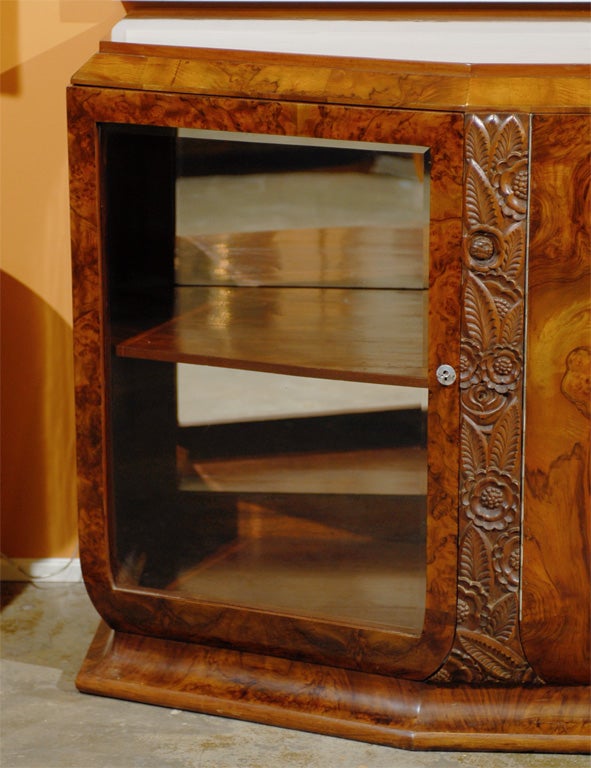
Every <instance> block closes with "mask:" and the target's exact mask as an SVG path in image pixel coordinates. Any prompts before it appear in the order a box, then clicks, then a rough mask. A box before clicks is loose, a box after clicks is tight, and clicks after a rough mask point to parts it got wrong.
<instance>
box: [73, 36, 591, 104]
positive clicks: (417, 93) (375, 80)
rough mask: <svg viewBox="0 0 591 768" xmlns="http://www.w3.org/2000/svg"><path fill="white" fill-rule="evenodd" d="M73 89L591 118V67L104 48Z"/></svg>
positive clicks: (127, 46) (122, 45) (120, 45)
mask: <svg viewBox="0 0 591 768" xmlns="http://www.w3.org/2000/svg"><path fill="white" fill-rule="evenodd" d="M72 83H74V84H76V85H94V86H104V87H112V88H129V89H134V90H148V91H151V90H153V91H169V92H176V93H194V94H197V93H199V94H218V95H231V94H232V95H237V96H250V97H256V98H283V99H290V100H301V101H310V100H312V101H319V102H323V103H327V104H330V103H333V104H337V103H338V104H366V105H372V106H376V107H379V106H381V107H405V108H408V109H444V110H445V109H447V110H454V109H455V110H470V111H476V110H487V109H489V110H490V109H497V110H499V109H505V110H517V109H522V110H528V109H532V110H534V109H535V110H536V111H538V112H544V111H554V110H556V109H560V110H561V111H563V112H564V111H589V110H590V109H591V107H590V105H589V91H590V71H589V67H588V66H587V65H550V64H510V65H509V64H498V65H496V64H483V65H478V64H450V63H444V64H441V63H433V62H429V63H425V62H409V61H384V60H379V59H375V60H374V59H355V63H354V65H353V66H352V65H351V60H350V59H347V58H345V57H331V56H311V55H306V54H278V53H260V52H257V53H256V54H253V53H250V52H243V51H226V50H213V49H212V50H208V49H198V48H175V47H173V46H152V45H141V44H130V43H112V42H103V43H102V45H101V50H100V52H99V53H97V54H95V55H94V56H93V57H92V58H91V59H90V60H89V61H88V62H87V63H86V64H84V65H83V66H82V67H81V68H80V69H79V70H78V72H76V73H75V74H74V76H73V77H72Z"/></svg>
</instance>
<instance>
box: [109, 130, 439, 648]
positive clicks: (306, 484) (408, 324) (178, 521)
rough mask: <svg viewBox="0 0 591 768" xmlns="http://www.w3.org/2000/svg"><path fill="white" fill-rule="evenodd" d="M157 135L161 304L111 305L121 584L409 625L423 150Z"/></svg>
mask: <svg viewBox="0 0 591 768" xmlns="http://www.w3.org/2000/svg"><path fill="white" fill-rule="evenodd" d="M146 130H148V129H146ZM229 139H230V140H229ZM164 140H166V141H167V142H169V145H170V144H171V137H170V136H167V137H166V139H163V141H164ZM114 145H115V146H116V141H115V142H114ZM172 146H173V147H174V149H173V154H174V158H175V160H174V165H175V166H176V179H175V180H173V181H174V185H173V187H172V194H173V195H174V210H175V213H174V225H173V229H174V232H173V237H172V238H171V242H172V243H173V248H174V290H173V292H172V293H171V294H170V296H171V303H170V310H169V313H168V316H166V313H165V314H164V316H161V315H158V316H157V317H155V322H154V324H153V325H149V324H145V323H139V322H136V323H135V327H134V330H133V331H131V332H124V331H123V330H121V328H120V325H122V324H121V323H120V322H119V321H118V320H117V318H118V317H119V315H125V311H124V310H123V305H124V304H125V307H129V306H131V304H130V303H129V291H130V289H129V283H130V282H131V283H132V282H133V280H131V281H130V280H129V277H128V275H126V278H125V280H126V286H127V287H126V292H125V297H126V298H125V301H124V300H123V299H121V300H120V303H121V308H120V309H121V311H118V307H117V301H114V306H113V307H112V309H111V312H112V335H113V339H114V350H115V353H114V356H113V360H112V369H113V392H114V397H113V405H112V409H113V417H114V422H115V427H114V432H113V443H114V456H115V458H114V462H113V469H112V475H113V493H114V497H115V509H116V512H115V516H116V526H115V528H116V537H115V538H116V541H115V548H116V558H117V563H118V576H117V578H118V581H119V583H120V584H122V585H128V586H133V585H141V586H142V587H144V588H151V589H159V590H168V591H175V592H179V593H183V594H186V595H190V596H192V597H194V598H196V599H199V600H205V601H208V602H212V601H213V602H221V603H224V604H230V605H236V606H242V607H245V608H257V609H265V610H271V611H279V612H286V613H290V614H294V615H297V616H303V617H306V616H308V617H323V618H327V619H330V620H334V621H340V622H344V623H347V624H354V625H362V626H365V625H368V626H385V627H390V628H393V629H400V630H404V631H406V632H410V633H413V632H414V633H418V632H420V629H421V626H422V621H423V614H424V605H425V588H426V578H425V520H426V498H427V459H426V423H427V422H426V409H427V390H426V338H427V327H426V326H427V285H428V278H427V273H428V256H427V254H428V222H429V211H428V208H429V204H428V189H429V186H428V175H427V171H426V157H427V153H426V151H425V150H424V149H423V148H418V147H412V148H408V147H394V146H390V145H387V146H386V145H376V144H363V143H360V142H334V141H331V142H328V141H322V140H310V139H294V138H290V137H261V136H249V135H247V136H244V135H242V136H237V135H235V134H232V135H228V134H222V133H214V132H205V131H179V133H178V135H177V136H176V138H174V139H173V141H172ZM107 167H108V164H107ZM111 183H112V184H113V185H114V184H115V181H112V182H111ZM108 184H109V180H108V179H107V185H108ZM138 194H141V185H140V184H138ZM132 214H133V211H131V212H130V215H132ZM107 218H108V217H107ZM110 237H111V238H112V239H115V240H116V239H117V237H119V235H118V234H117V232H116V231H113V232H111V233H110ZM146 239H148V238H147V236H146ZM113 279H114V280H115V281H117V279H118V278H117V275H115V277H114V278H113ZM137 280H138V282H139V283H141V282H142V281H144V282H145V275H143V276H141V277H140V276H139V270H138V278H137ZM120 282H121V283H122V282H123V281H120ZM172 282H173V281H172V280H171V285H172ZM150 290H153V288H152V287H150ZM163 290H164V289H163ZM113 293H114V295H115V296H117V295H118V292H117V290H115V291H114V292H113ZM131 293H133V289H131ZM121 295H123V293H121ZM167 295H168V294H167ZM135 300H136V301H137V303H138V304H140V303H141V297H140V299H138V298H137V297H136V299H135ZM132 303H133V302H132ZM162 303H163V304H165V302H164V301H163V302H162ZM131 325H133V323H132V324H131Z"/></svg>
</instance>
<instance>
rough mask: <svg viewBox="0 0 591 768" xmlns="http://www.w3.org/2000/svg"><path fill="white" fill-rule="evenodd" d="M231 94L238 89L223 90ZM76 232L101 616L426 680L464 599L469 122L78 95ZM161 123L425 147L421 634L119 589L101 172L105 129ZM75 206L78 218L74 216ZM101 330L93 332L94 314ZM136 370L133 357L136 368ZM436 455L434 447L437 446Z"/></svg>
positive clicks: (85, 459) (86, 481) (89, 570)
mask: <svg viewBox="0 0 591 768" xmlns="http://www.w3.org/2000/svg"><path fill="white" fill-rule="evenodd" d="M228 90H230V89H229V88H228ZM69 114H70V136H71V151H72V155H71V158H72V185H73V190H74V201H75V204H74V213H73V216H74V224H75V227H81V226H83V227H84V230H85V231H88V232H89V233H90V234H89V237H88V239H87V241H84V242H80V240H79V239H76V241H75V248H74V270H75V275H76V282H77V288H76V298H75V302H76V318H77V320H76V329H75V332H76V333H77V334H78V333H80V334H81V340H80V342H79V346H78V349H82V348H83V347H84V348H85V349H88V350H92V353H90V352H89V353H88V354H89V355H91V356H92V359H89V361H88V364H85V359H84V358H83V357H82V356H80V358H79V360H78V362H77V366H76V376H77V387H78V390H79V391H80V392H82V393H83V396H81V397H80V398H79V401H78V402H79V406H80V411H81V413H80V417H79V427H78V429H79V432H78V440H79V442H80V443H81V446H82V447H81V464H80V477H81V484H82V494H81V504H80V530H81V542H82V550H81V558H82V561H83V569H84V574H85V580H86V583H87V586H88V590H89V593H90V595H91V597H92V599H93V602H94V603H95V605H96V607H97V609H98V611H99V613H100V614H101V616H102V617H103V618H105V620H106V621H108V623H109V624H110V625H111V626H113V627H114V628H117V629H119V630H125V631H128V632H142V633H144V634H146V635H149V634H152V635H157V636H167V637H169V638H176V639H177V640H183V641H187V642H207V643H211V644H213V645H218V644H220V643H221V644H224V645H234V646H235V647H242V648H243V649H244V650H246V651H256V652H260V653H265V652H268V653H272V654H277V655H283V656H291V657H293V658H305V659H307V660H309V661H313V662H315V663H323V662H324V663H327V664H328V663H333V664H335V665H337V666H343V667H353V668H363V669H367V670H373V671H379V672H381V673H384V674H386V673H389V674H392V673H398V674H402V675H406V676H409V677H415V678H416V677H419V678H420V677H424V676H426V675H428V674H430V673H431V672H432V671H434V670H435V668H436V667H437V666H438V664H439V663H440V662H441V660H442V658H443V657H444V656H445V654H446V653H447V651H448V649H449V646H450V643H451V638H452V634H453V625H454V604H455V589H456V586H455V580H456V561H455V531H456V512H457V492H458V489H457V483H456V478H457V466H458V404H457V390H456V388H455V387H447V388H446V387H441V386H440V385H439V384H438V383H437V381H436V378H435V370H436V368H437V366H438V365H439V364H440V363H441V362H443V361H445V362H448V363H450V364H451V365H454V366H456V367H457V366H458V359H459V334H458V327H459V301H458V297H459V293H460V288H459V281H460V263H459V259H458V258H457V254H458V252H459V249H460V245H461V178H462V174H461V149H462V144H461V136H462V118H461V115H454V114H448V113H442V112H439V113H422V112H416V113H412V112H406V111H400V112H398V111H396V110H391V109H384V110H382V109H377V110H376V109H372V108H367V109H366V108H356V107H343V106H323V105H314V104H302V103H297V104H296V103H290V102H271V101H257V100H253V99H245V98H226V97H222V98H218V97H216V98H214V97H211V96H207V97H200V96H195V95H191V96H188V95H179V94H170V95H167V94H161V93H151V92H141V91H124V90H119V89H116V88H105V89H101V88H82V87H74V88H71V89H70V91H69ZM104 122H124V123H137V124H141V125H146V124H154V125H159V126H179V127H196V128H210V129H217V130H224V129H226V130H232V131H249V132H256V131H258V130H261V126H264V130H265V131H269V132H273V133H278V134H291V135H302V136H315V137H320V138H322V137H327V138H342V139H346V140H360V141H372V142H395V143H400V144H419V145H421V146H426V147H429V148H430V156H431V162H432V167H431V173H430V179H431V216H432V219H431V224H430V233H429V241H430V246H431V255H430V259H431V264H430V276H429V281H430V283H429V329H430V330H429V333H430V337H431V339H432V341H431V344H430V347H429V352H428V356H429V376H428V386H429V389H430V397H431V403H432V409H430V414H429V426H428V433H429V436H428V440H429V450H430V452H431V456H432V458H431V460H430V463H429V480H428V489H429V491H428V492H429V499H430V501H429V509H428V513H427V545H426V550H427V551H426V561H427V566H426V572H427V584H428V588H427V593H426V605H425V621H424V625H423V628H422V632H421V634H420V636H418V637H417V636H416V635H408V634H405V633H401V632H396V631H390V632H388V631H384V630H374V629H369V628H363V627H357V626H344V625H343V626H338V625H335V624H334V623H331V622H322V621H319V620H315V621H314V622H311V621H310V620H306V619H305V618H301V617H297V616H290V615H281V614H268V615H264V614H261V613H259V612H257V611H253V610H246V609H243V608H240V607H238V606H232V605H220V604H216V603H199V602H198V601H195V600H194V599H190V598H187V597H185V596H178V597H177V596H175V599H174V600H170V596H168V597H167V596H166V595H165V594H164V593H161V592H158V591H157V590H150V589H143V588H137V587H135V588H134V587H130V586H125V583H124V581H123V580H121V581H120V583H119V586H116V587H114V586H113V579H114V574H113V572H112V562H114V553H113V552H112V550H111V546H112V545H111V534H110V526H111V525H112V524H113V517H112V515H113V512H112V511H111V509H110V507H109V506H108V505H107V499H108V496H107V494H106V492H105V489H106V488H108V487H109V482H110V481H109V477H108V475H106V474H105V472H106V467H108V464H109V463H108V459H107V456H108V451H109V438H108V430H107V427H106V423H105V403H106V402H108V401H109V397H110V394H109V392H108V390H107V389H106V385H105V376H106V374H107V373H108V367H107V366H108V363H107V361H106V360H105V359H104V358H103V356H102V350H103V349H104V339H103V335H102V334H103V331H102V326H101V320H102V314H103V302H104V301H105V299H104V297H103V296H102V295H101V293H100V291H101V290H102V289H103V285H102V282H103V277H102V270H103V258H104V255H103V254H102V253H101V251H100V235H99V207H98V201H97V189H96V186H95V185H96V181H97V169H98V167H99V155H98V136H97V124H98V123H104ZM78 210H81V211H82V213H81V214H80V215H79V214H78ZM89 311H90V312H91V313H92V315H91V316H92V323H89V324H86V325H85V323H84V318H85V317H87V316H88V312H89ZM128 362H129V361H128ZM435 446H437V448H436V450H435Z"/></svg>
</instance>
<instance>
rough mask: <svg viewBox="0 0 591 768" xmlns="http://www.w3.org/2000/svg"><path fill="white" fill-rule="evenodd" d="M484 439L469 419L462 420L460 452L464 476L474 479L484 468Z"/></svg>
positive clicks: (485, 447)
mask: <svg viewBox="0 0 591 768" xmlns="http://www.w3.org/2000/svg"><path fill="white" fill-rule="evenodd" d="M486 449H487V445H486V438H485V437H484V435H483V434H482V432H480V430H478V429H477V428H476V427H475V426H474V424H473V423H472V422H471V421H470V419H468V418H465V419H463V420H462V431H461V452H462V466H463V469H464V476H465V477H468V478H474V477H475V475H476V473H477V472H479V471H480V470H483V469H485V468H486V464H487V450H486Z"/></svg>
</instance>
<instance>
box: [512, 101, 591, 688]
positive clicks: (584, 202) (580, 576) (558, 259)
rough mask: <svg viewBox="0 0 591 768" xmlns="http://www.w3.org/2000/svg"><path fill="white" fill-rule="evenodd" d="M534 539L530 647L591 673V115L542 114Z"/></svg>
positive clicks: (530, 651) (536, 172) (531, 431)
mask: <svg viewBox="0 0 591 768" xmlns="http://www.w3.org/2000/svg"><path fill="white" fill-rule="evenodd" d="M532 141H533V164H532V207H533V222H532V242H531V251H530V263H529V290H528V296H529V301H528V306H529V309H528V313H529V318H528V352H527V416H526V418H527V431H526V441H525V486H524V493H525V508H524V526H525V539H524V543H523V591H522V600H523V617H522V635H523V641H524V644H525V649H526V652H527V655H528V658H529V659H530V661H531V663H532V664H533V666H534V668H535V669H536V671H537V672H538V674H539V675H540V676H541V677H542V678H543V679H544V680H546V681H547V682H554V681H560V682H569V683H588V682H589V680H590V679H591V661H590V658H589V654H590V651H591V600H590V594H591V589H590V574H591V549H590V540H589V532H590V529H591V501H590V481H589V471H590V468H589V467H590V465H589V461H590V459H589V457H590V425H589V416H590V413H589V407H590V403H591V392H590V389H589V379H590V375H591V320H590V312H591V297H590V292H589V286H590V285H591V240H590V233H591V223H590V219H591V208H590V206H591V196H590V192H589V184H590V172H591V121H590V120H589V118H588V117H583V116H572V117H570V118H566V117H564V116H559V115H556V116H547V117H535V118H534V124H533V138H532Z"/></svg>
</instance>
